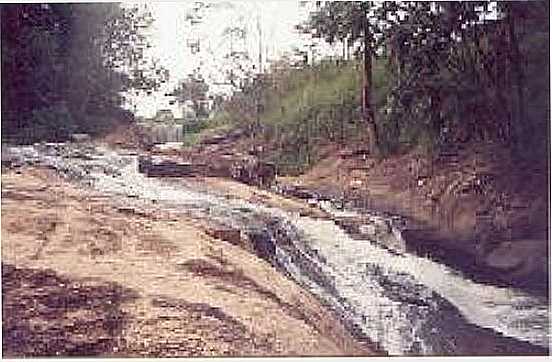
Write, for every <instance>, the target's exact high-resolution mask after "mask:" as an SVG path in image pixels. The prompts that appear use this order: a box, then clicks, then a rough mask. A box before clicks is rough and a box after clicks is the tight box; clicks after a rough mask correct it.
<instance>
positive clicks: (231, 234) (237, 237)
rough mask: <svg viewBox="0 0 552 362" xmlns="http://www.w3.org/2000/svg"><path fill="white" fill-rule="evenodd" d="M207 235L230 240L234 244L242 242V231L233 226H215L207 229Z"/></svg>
mask: <svg viewBox="0 0 552 362" xmlns="http://www.w3.org/2000/svg"><path fill="white" fill-rule="evenodd" d="M206 233H207V235H210V236H212V237H214V238H216V239H220V240H224V241H228V242H229V243H231V244H233V245H238V246H239V245H240V244H241V241H242V239H241V231H240V230H238V229H232V228H213V229H208V230H207V231H206Z"/></svg>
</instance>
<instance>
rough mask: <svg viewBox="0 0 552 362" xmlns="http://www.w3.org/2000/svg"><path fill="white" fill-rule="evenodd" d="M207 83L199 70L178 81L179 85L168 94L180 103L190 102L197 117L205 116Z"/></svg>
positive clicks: (207, 113)
mask: <svg viewBox="0 0 552 362" xmlns="http://www.w3.org/2000/svg"><path fill="white" fill-rule="evenodd" d="M208 91H209V85H208V84H207V82H205V79H203V77H202V76H201V74H200V73H199V72H194V73H192V74H189V75H188V78H186V79H184V80H182V81H180V83H179V85H178V86H177V87H176V89H174V90H173V91H172V92H171V93H170V95H172V96H174V97H176V101H177V102H178V103H180V104H186V103H188V102H189V103H190V104H191V106H192V109H193V110H194V113H195V115H196V117H197V118H205V117H207V116H208V115H209V109H208V107H207V101H208V95H207V92H208Z"/></svg>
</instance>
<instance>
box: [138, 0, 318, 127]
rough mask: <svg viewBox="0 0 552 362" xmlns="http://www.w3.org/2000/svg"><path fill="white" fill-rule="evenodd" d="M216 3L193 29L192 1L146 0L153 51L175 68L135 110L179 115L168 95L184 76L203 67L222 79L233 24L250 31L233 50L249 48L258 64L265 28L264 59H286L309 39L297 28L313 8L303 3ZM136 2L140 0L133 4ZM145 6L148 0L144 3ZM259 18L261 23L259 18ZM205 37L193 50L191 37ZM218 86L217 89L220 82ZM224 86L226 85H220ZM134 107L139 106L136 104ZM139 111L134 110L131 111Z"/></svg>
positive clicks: (209, 74) (211, 79) (208, 74)
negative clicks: (189, 17)
mask: <svg viewBox="0 0 552 362" xmlns="http://www.w3.org/2000/svg"><path fill="white" fill-rule="evenodd" d="M213 3H214V4H215V5H218V6H215V7H213V8H211V9H209V10H206V11H205V12H204V14H205V16H204V21H203V22H202V23H201V24H199V25H196V26H194V27H191V26H190V23H189V22H188V21H186V14H188V13H189V12H190V10H191V8H192V7H193V6H194V2H193V1H185V2H182V1H181V2H172V1H159V2H147V5H146V6H147V7H148V8H149V10H150V11H151V12H152V15H153V17H154V20H155V22H154V24H153V27H152V28H151V29H150V31H149V33H150V34H149V36H150V42H151V45H152V48H151V55H152V56H153V57H155V58H158V59H159V60H160V64H162V65H163V66H164V67H166V68H167V69H168V70H169V72H170V82H169V84H167V86H166V87H164V88H163V89H161V90H160V91H159V92H156V93H154V94H152V95H151V96H148V97H145V96H140V97H139V98H136V97H135V98H134V103H135V105H136V109H135V110H136V114H137V115H143V116H147V117H150V116H152V115H154V114H155V112H156V110H157V109H162V108H163V109H166V108H169V109H172V110H173V112H175V113H176V114H179V113H180V112H179V110H178V109H177V107H176V106H170V105H169V104H168V101H169V98H167V97H164V94H165V93H166V92H167V91H170V90H171V89H172V88H173V87H174V86H175V85H176V84H177V83H178V81H179V80H180V79H183V78H185V77H186V75H187V74H189V73H190V72H191V71H192V70H193V69H194V68H197V67H198V66H199V67H201V69H202V72H203V74H204V75H205V77H206V78H207V81H208V82H221V81H223V79H224V77H223V74H222V72H221V71H222V70H223V69H224V68H225V66H226V67H227V66H228V64H227V63H225V61H224V55H225V54H228V52H229V49H230V40H229V37H226V38H225V37H224V36H223V31H224V29H225V28H226V27H228V26H230V25H243V26H245V27H246V28H247V29H248V35H247V38H246V40H245V41H238V40H237V39H235V40H234V42H233V48H234V50H242V49H243V48H245V49H246V50H247V51H249V53H250V55H251V57H252V58H253V60H254V63H255V64H257V63H258V60H257V59H258V53H259V50H258V49H259V35H258V34H259V32H258V29H257V23H259V24H260V26H261V34H262V46H263V62H266V56H267V55H268V59H269V60H275V59H278V58H279V57H281V56H282V55H283V54H284V53H285V52H286V51H289V50H291V49H292V48H293V47H294V46H301V45H302V44H303V42H304V41H305V39H304V37H303V38H301V37H299V36H298V34H297V33H296V31H295V30H294V26H295V25H296V24H298V23H300V22H301V21H302V20H305V19H306V18H307V16H308V7H312V6H313V3H311V4H309V6H308V7H301V6H300V5H299V2H298V1H286V0H284V1H270V0H269V1H263V0H259V1H217V2H213ZM132 4H136V2H134V3H132ZM138 4H140V5H142V6H143V5H144V4H146V2H139V3H138ZM257 19H259V21H258V22H257ZM195 39H200V52H199V53H196V54H192V53H191V50H190V48H189V47H188V46H187V43H188V41H190V40H195ZM215 88H217V87H216V86H215ZM218 88H219V89H221V88H222V86H218ZM132 108H134V107H132ZM132 110H133V111H134V109H132Z"/></svg>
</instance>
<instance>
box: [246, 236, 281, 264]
mask: <svg viewBox="0 0 552 362" xmlns="http://www.w3.org/2000/svg"><path fill="white" fill-rule="evenodd" d="M248 236H249V240H250V241H251V244H252V245H253V250H254V251H255V254H257V256H259V257H260V258H262V259H264V260H268V261H271V260H272V259H273V257H274V254H275V253H276V246H275V245H274V241H273V239H272V235H271V234H270V232H269V231H268V230H264V229H263V230H253V231H251V232H250V233H248Z"/></svg>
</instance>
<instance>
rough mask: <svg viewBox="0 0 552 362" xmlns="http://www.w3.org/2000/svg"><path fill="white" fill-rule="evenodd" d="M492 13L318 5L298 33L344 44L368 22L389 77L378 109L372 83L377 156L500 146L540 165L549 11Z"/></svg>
mask: <svg viewBox="0 0 552 362" xmlns="http://www.w3.org/2000/svg"><path fill="white" fill-rule="evenodd" d="M495 5H496V6H497V9H496V10H492V9H491V8H492V6H493V4H491V3H490V2H385V3H377V2H327V3H325V4H324V5H323V6H322V7H321V8H320V9H319V11H317V12H315V13H313V14H312V15H311V17H310V18H309V21H307V22H306V23H305V24H303V25H302V26H300V28H301V29H303V30H304V31H305V32H307V33H314V36H316V37H321V38H324V39H326V40H327V41H328V42H335V41H336V40H341V41H342V40H344V39H347V40H348V41H349V44H351V42H352V41H354V40H357V39H361V36H362V32H363V29H362V26H361V24H362V21H363V19H364V16H365V15H364V14H367V16H368V23H369V33H368V35H369V39H368V41H369V46H370V49H371V50H372V54H374V55H376V54H377V55H378V57H379V58H380V63H381V60H383V58H386V60H387V67H388V74H391V75H392V76H390V77H388V82H387V84H386V89H385V92H387V94H386V97H385V99H386V102H385V104H381V102H380V99H381V92H382V90H381V89H378V87H379V86H378V85H377V84H372V87H373V88H375V90H376V92H379V93H380V95H377V96H376V98H377V100H376V107H377V108H378V111H379V117H376V119H377V135H378V141H379V142H378V143H379V145H380V146H381V148H382V149H381V150H380V151H382V153H383V154H388V153H393V152H400V151H402V150H405V149H408V148H411V147H417V146H420V145H421V146H422V147H423V148H425V149H426V150H428V152H432V151H434V150H439V149H440V148H442V147H448V146H450V145H457V144H465V143H467V142H479V141H494V142H496V141H499V142H503V143H504V144H505V145H506V146H507V147H510V148H511V149H512V151H513V152H514V153H516V154H518V155H521V154H525V156H527V157H533V158H539V156H538V155H539V154H540V155H541V158H542V155H543V154H544V153H545V152H546V148H547V143H548V138H547V135H548V132H547V131H546V132H539V130H548V123H549V84H548V76H549V65H548V62H549V58H548V49H549V28H548V26H549V19H548V16H549V5H548V3H547V2H544V1H534V2H498V3H496V4H495ZM376 64H377V62H376ZM538 69H540V71H539V70H538ZM539 72H540V76H539ZM374 83H376V82H374ZM358 91H360V89H358ZM537 145H538V147H535V146H537ZM529 153H533V155H532V156H529Z"/></svg>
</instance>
